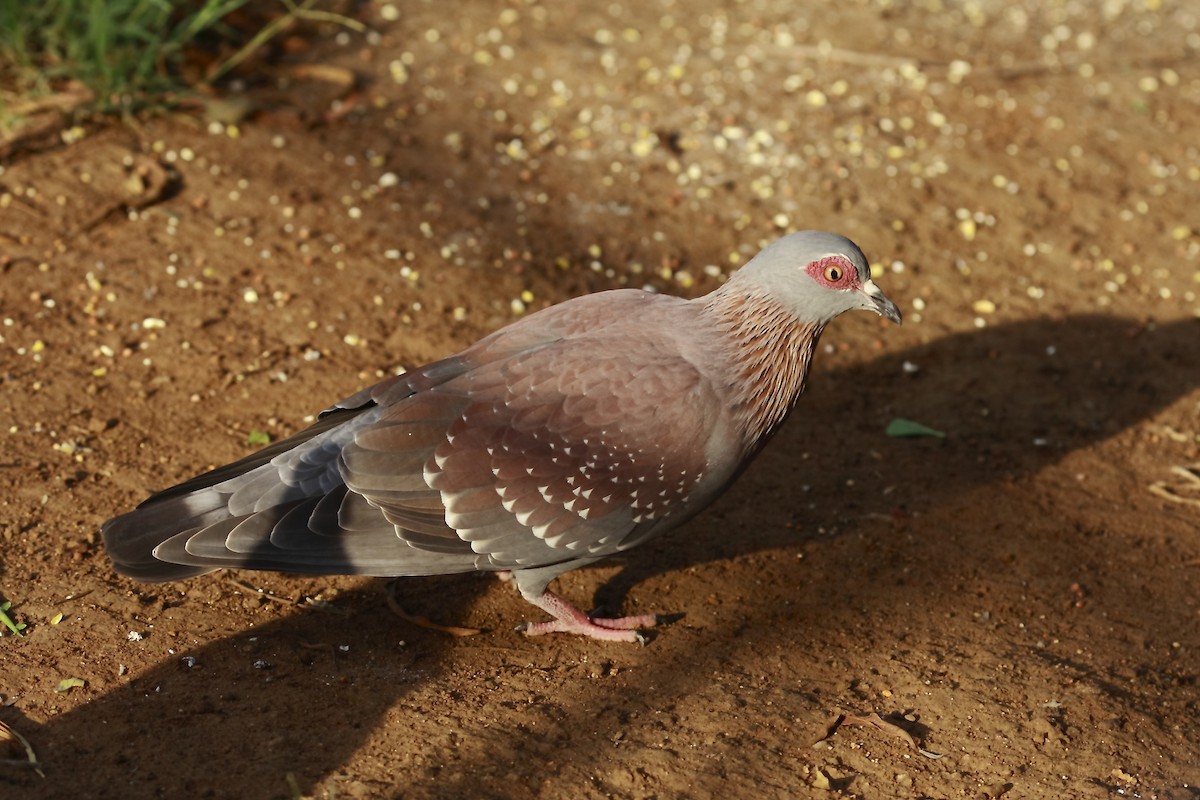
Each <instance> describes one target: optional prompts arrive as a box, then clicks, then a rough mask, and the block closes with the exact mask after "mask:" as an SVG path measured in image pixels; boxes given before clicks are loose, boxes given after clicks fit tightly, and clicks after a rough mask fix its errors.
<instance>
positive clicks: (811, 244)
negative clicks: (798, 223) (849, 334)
mask: <svg viewBox="0 0 1200 800" xmlns="http://www.w3.org/2000/svg"><path fill="white" fill-rule="evenodd" d="M743 273H744V275H745V277H747V278H750V279H751V280H753V281H755V282H756V283H758V284H759V285H760V286H763V287H764V288H766V289H767V290H768V291H769V292H770V293H771V296H772V297H774V298H775V299H776V300H778V301H780V302H783V303H785V304H786V305H788V306H789V307H791V308H792V309H793V310H794V311H795V312H796V315H797V316H798V317H800V318H801V319H804V320H806V321H810V322H816V323H819V324H821V325H824V324H826V323H828V322H829V321H830V320H832V319H833V318H834V317H836V316H837V315H838V314H841V313H842V312H843V311H853V310H855V309H862V310H865V311H874V312H875V313H876V314H878V315H880V316H881V317H887V318H888V319H890V320H891V321H892V322H894V323H896V324H897V325H899V324H900V309H899V308H897V307H896V304H895V303H893V302H892V301H891V300H889V299H887V297H885V296H884V294H883V292H882V291H880V289H879V287H878V286H876V285H875V282H874V281H872V280H871V267H870V265H868V264H867V258H866V256H864V255H863V252H862V250H859V249H858V245H856V244H855V243H854V242H852V241H850V240H849V239H847V238H846V237H844V236H838V235H837V234H835V233H824V232H823V231H800V232H799V233H792V234H789V235H787V236H784V237H783V238H782V239H779V240H778V241H775V242H773V243H772V244H770V245H768V246H767V247H766V248H764V249H763V250H762V252H760V253H759V254H758V255H756V256H755V257H754V258H752V259H750V261H749V262H747V263H746V265H745V266H743V267H742V268H741V269H740V270H738V274H743Z"/></svg>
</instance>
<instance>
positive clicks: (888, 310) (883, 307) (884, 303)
mask: <svg viewBox="0 0 1200 800" xmlns="http://www.w3.org/2000/svg"><path fill="white" fill-rule="evenodd" d="M859 291H860V292H862V293H863V296H864V297H865V298H866V303H865V304H864V305H863V307H864V308H866V309H867V310H869V311H874V312H875V313H876V314H878V315H879V316H881V317H886V318H887V319H890V320H891V321H892V322H894V323H896V324H897V325H899V324H900V322H901V316H900V309H899V308H898V307H897V306H896V304H895V303H893V302H892V301H891V300H888V299H887V297H886V296H884V294H883V292H882V291H881V290H880V289H879V287H878V286H876V285H875V281H867V282H866V283H864V284H863V285H862V288H861V289H859Z"/></svg>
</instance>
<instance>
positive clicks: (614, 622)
mask: <svg viewBox="0 0 1200 800" xmlns="http://www.w3.org/2000/svg"><path fill="white" fill-rule="evenodd" d="M525 599H526V600H528V601H529V602H531V603H533V604H534V605H535V606H537V607H538V608H540V609H542V610H543V611H545V612H546V613H547V614H549V615H550V616H552V617H554V619H553V620H550V621H549V622H523V623H521V625H519V626H518V627H517V630H519V631H521V632H522V633H524V634H525V635H526V636H540V635H542V634H543V633H578V634H581V635H583V636H590V637H591V638H593V639H601V640H604V641H610V642H637V643H638V644H645V643H646V636H645V635H644V634H643V633H642V632H641V631H639V630H637V629H638V628H653V627H654V626H655V625H657V624H658V616H657V615H656V614H641V615H639V616H633V617H616V618H603V617H589V616H588V615H586V614H584V613H583V612H582V611H580V610H579V609H577V608H575V606H573V605H571V604H570V603H569V602H567V601H566V600H564V599H563V598H562V597H559V596H558V595H556V594H555V593H554V592H552V591H550V590H549V589H547V590H546V591H544V592H542V593H541V594H540V595H538V596H536V597H529V596H528V595H525Z"/></svg>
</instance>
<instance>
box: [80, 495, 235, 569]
mask: <svg viewBox="0 0 1200 800" xmlns="http://www.w3.org/2000/svg"><path fill="white" fill-rule="evenodd" d="M169 491H170V490H168V492H169ZM164 494H166V493H164ZM206 506H207V507H209V512H208V513H207V514H206V513H203V512H202V511H201V509H202V508H204V507H206ZM226 515H227V512H226V511H225V500H224V498H223V497H222V496H221V493H220V492H218V491H216V490H215V489H212V488H208V489H201V490H199V491H196V492H193V493H189V494H174V495H172V496H170V497H161V496H159V495H155V496H154V497H151V498H150V499H149V500H147V501H146V502H145V503H143V504H142V505H140V506H139V507H138V508H136V509H134V510H133V511H130V512H129V513H128V514H122V515H121V516H119V517H116V518H115V519H110V520H109V521H108V522H106V523H105V524H104V527H103V529H102V532H103V534H104V546H105V548H106V549H107V550H108V555H109V557H110V558H111V559H112V562H113V567H114V568H115V569H116V570H117V572H119V573H120V574H122V575H125V576H127V577H130V578H135V579H136V580H139V581H175V580H181V579H183V578H190V577H192V576H194V575H203V574H204V573H206V572H212V571H213V567H200V566H190V565H186V564H173V563H169V562H167V561H163V560H161V559H159V558H157V557H156V556H155V554H154V551H155V548H157V547H158V546H159V545H160V544H162V543H163V542H165V541H167V540H168V539H171V538H172V537H174V536H177V535H179V534H181V533H186V532H187V531H191V530H199V529H200V528H203V527H205V525H207V524H211V522H213V521H216V520H217V519H220V518H222V517H223V516H226Z"/></svg>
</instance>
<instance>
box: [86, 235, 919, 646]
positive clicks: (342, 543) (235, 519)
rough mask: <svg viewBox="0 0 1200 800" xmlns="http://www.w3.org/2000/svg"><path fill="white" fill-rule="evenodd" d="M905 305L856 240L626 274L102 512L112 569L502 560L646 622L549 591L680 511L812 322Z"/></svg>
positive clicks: (620, 630) (801, 347) (564, 627)
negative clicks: (657, 274) (668, 284)
mask: <svg viewBox="0 0 1200 800" xmlns="http://www.w3.org/2000/svg"><path fill="white" fill-rule="evenodd" d="M851 309H867V310H870V311H874V312H876V313H878V314H880V315H881V316H883V317H886V318H887V319H889V320H892V321H893V322H895V323H899V322H900V311H899V309H897V308H896V305H895V303H893V302H892V301H890V300H888V299H887V298H886V297H885V296H884V295H883V293H882V292H881V291H880V290H879V288H878V287H877V286H876V285H875V284H874V283H873V282H872V281H871V279H870V269H869V267H868V266H867V261H866V259H865V258H864V256H863V254H862V251H861V250H859V249H858V247H857V246H856V245H855V244H854V243H853V242H851V241H850V240H848V239H845V238H843V237H841V236H837V235H834V234H830V233H821V232H816V231H804V232H800V233H794V234H791V235H789V236H785V237H783V238H782V239H780V240H778V241H776V242H774V243H773V244H771V245H770V246H768V247H767V248H766V249H764V250H763V251H762V252H760V253H759V254H758V255H757V256H755V257H754V258H753V259H752V260H751V261H749V262H748V263H747V264H746V265H745V266H743V267H742V268H741V269H739V270H738V271H737V272H735V273H734V274H733V275H732V276H731V277H730V278H729V280H728V281H726V283H725V284H724V285H723V286H721V288H719V289H717V290H716V291H714V292H712V293H711V294H708V295H706V296H704V297H699V298H696V299H694V300H685V299H682V298H679V297H671V296H667V295H660V294H654V293H651V292H645V291H640V290H637V289H617V290H613V291H607V292H600V293H597V294H592V295H588V296H584V297H578V298H575V299H573V300H568V301H567V302H564V303H560V304H558V305H556V306H552V307H550V308H547V309H545V310H542V311H539V312H537V313H534V314H530V315H529V316H527V317H524V318H523V319H521V320H519V321H517V322H514V323H513V324H511V325H509V326H507V327H505V328H502V329H501V330H499V331H496V332H495V333H493V334H491V335H490V336H487V337H485V338H484V339H482V340H480V341H479V342H477V343H476V344H474V345H472V346H471V347H468V348H467V349H466V350H463V351H462V352H461V353H459V354H458V355H454V356H451V357H449V358H446V359H444V360H441V361H437V362H434V363H432V364H429V365H427V366H424V367H421V368H419V369H415V370H412V371H411V372H407V373H404V374H402V375H397V376H395V377H392V378H389V379H387V380H384V381H382V382H381V383H378V384H376V385H375V386H372V387H370V388H367V389H364V390H362V391H360V392H358V393H357V394H354V395H352V396H350V397H349V398H347V399H346V400H343V401H342V402H340V403H338V404H337V405H335V406H333V407H332V408H330V409H328V410H327V411H325V412H323V413H322V414H321V415H320V417H319V418H318V420H317V421H316V422H315V423H314V424H313V425H312V426H311V427H309V428H308V429H307V430H304V431H301V432H300V433H298V434H296V435H294V436H292V437H291V438H289V439H286V440H283V441H280V442H277V443H274V444H271V445H268V446H267V447H264V448H263V449H262V450H260V451H258V452H256V453H254V454H252V455H250V456H247V457H246V458H243V459H242V460H240V461H237V462H235V463H233V464H229V465H227V466H224V467H219V468H217V469H214V470H212V471H211V472H207V473H205V474H203V475H200V476H199V477H196V478H193V479H191V480H189V481H187V482H185V483H182V484H180V485H178V486H176V487H174V488H171V489H167V490H165V491H163V492H160V493H158V494H156V495H154V496H152V497H150V498H149V499H148V500H146V501H145V502H144V503H142V504H141V505H140V506H138V507H137V509H135V510H134V511H132V512H130V513H128V514H124V515H122V516H119V517H117V518H115V519H113V520H110V521H109V522H108V523H106V524H105V526H104V541H105V544H106V545H107V548H108V552H109V554H110V555H111V556H112V559H113V561H114V563H115V565H116V569H117V571H118V572H120V573H121V574H123V575H128V576H130V577H133V578H138V579H140V580H147V581H166V580H175V579H179V578H186V577H188V576H192V575H199V574H201V573H205V572H209V571H212V570H214V569H219V568H222V567H230V568H238V569H270V570H285V571H289V572H301V573H314V574H353V575H376V576H389V577H392V576H405V575H408V576H411V575H441V574H448V573H456V572H470V571H475V570H488V571H495V572H501V573H511V576H512V577H513V578H515V580H516V585H517V587H518V589H520V592H521V594H522V595H523V596H524V597H525V599H526V600H528V601H529V602H530V603H533V604H534V605H535V606H537V607H538V608H540V609H542V610H543V611H545V612H546V613H548V614H549V615H550V616H551V617H553V620H550V621H546V622H534V623H526V624H525V625H524V626H522V628H520V629H521V630H524V632H525V633H527V634H541V633H548V632H551V631H569V632H573V633H580V634H584V635H587V636H591V637H594V638H597V639H608V640H619V641H638V642H640V641H642V640H643V637H642V634H641V633H640V631H639V630H638V629H639V628H644V627H650V626H652V625H654V624H655V623H656V621H657V618H656V617H655V616H654V615H645V616H635V617H622V618H617V619H599V618H589V617H588V616H586V615H584V614H583V613H581V612H580V611H578V610H577V609H576V608H575V607H574V606H572V605H571V604H570V603H569V602H568V601H566V600H565V599H563V598H562V597H560V596H558V595H557V594H555V593H553V592H551V591H549V590H548V589H547V586H548V584H549V583H550V581H551V580H553V579H554V578H556V577H557V576H559V575H561V574H562V573H564V572H566V571H568V570H571V569H574V568H576V567H580V566H583V565H585V564H590V563H592V562H594V561H597V560H599V559H602V558H604V557H605V556H609V555H612V554H614V553H620V552H623V551H625V550H628V549H630V548H632V547H634V546H636V545H638V544H641V543H642V542H645V541H646V540H648V539H650V538H651V537H653V536H657V535H659V534H661V533H663V532H664V531H668V530H670V529H672V528H675V527H678V526H679V525H681V524H682V523H684V522H685V521H686V520H688V519H689V518H691V517H692V516H694V515H695V514H696V513H698V512H699V511H700V510H701V509H703V508H704V507H705V506H707V505H708V504H709V503H711V502H712V501H713V500H714V499H715V498H716V497H717V496H719V495H720V494H721V493H722V492H723V491H724V490H725V489H726V488H727V487H728V486H729V485H730V484H731V483H732V482H733V480H734V479H735V478H736V477H737V475H738V474H739V473H740V472H741V471H742V469H743V468H744V467H745V466H746V465H747V463H748V462H749V461H750V460H751V459H752V458H753V457H754V455H755V454H756V453H757V452H758V451H759V450H760V449H761V448H762V446H763V445H764V444H765V443H766V441H767V440H768V439H769V438H770V436H771V434H772V433H773V432H774V431H775V430H776V429H777V428H778V427H779V425H780V424H781V423H782V422H783V421H784V419H785V418H786V417H787V416H788V414H789V412H790V411H791V410H792V408H793V406H794V405H795V404H796V401H797V399H798V398H799V396H800V393H801V391H802V390H803V389H804V383H805V378H806V376H807V374H808V369H809V364H810V363H811V360H812V356H813V350H814V347H815V345H816V343H817V339H818V337H819V336H820V334H821V331H822V329H823V328H824V327H825V325H826V324H827V323H829V322H830V321H831V320H832V319H833V318H834V317H836V316H838V315H839V314H841V313H842V312H843V311H849V310H851Z"/></svg>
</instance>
